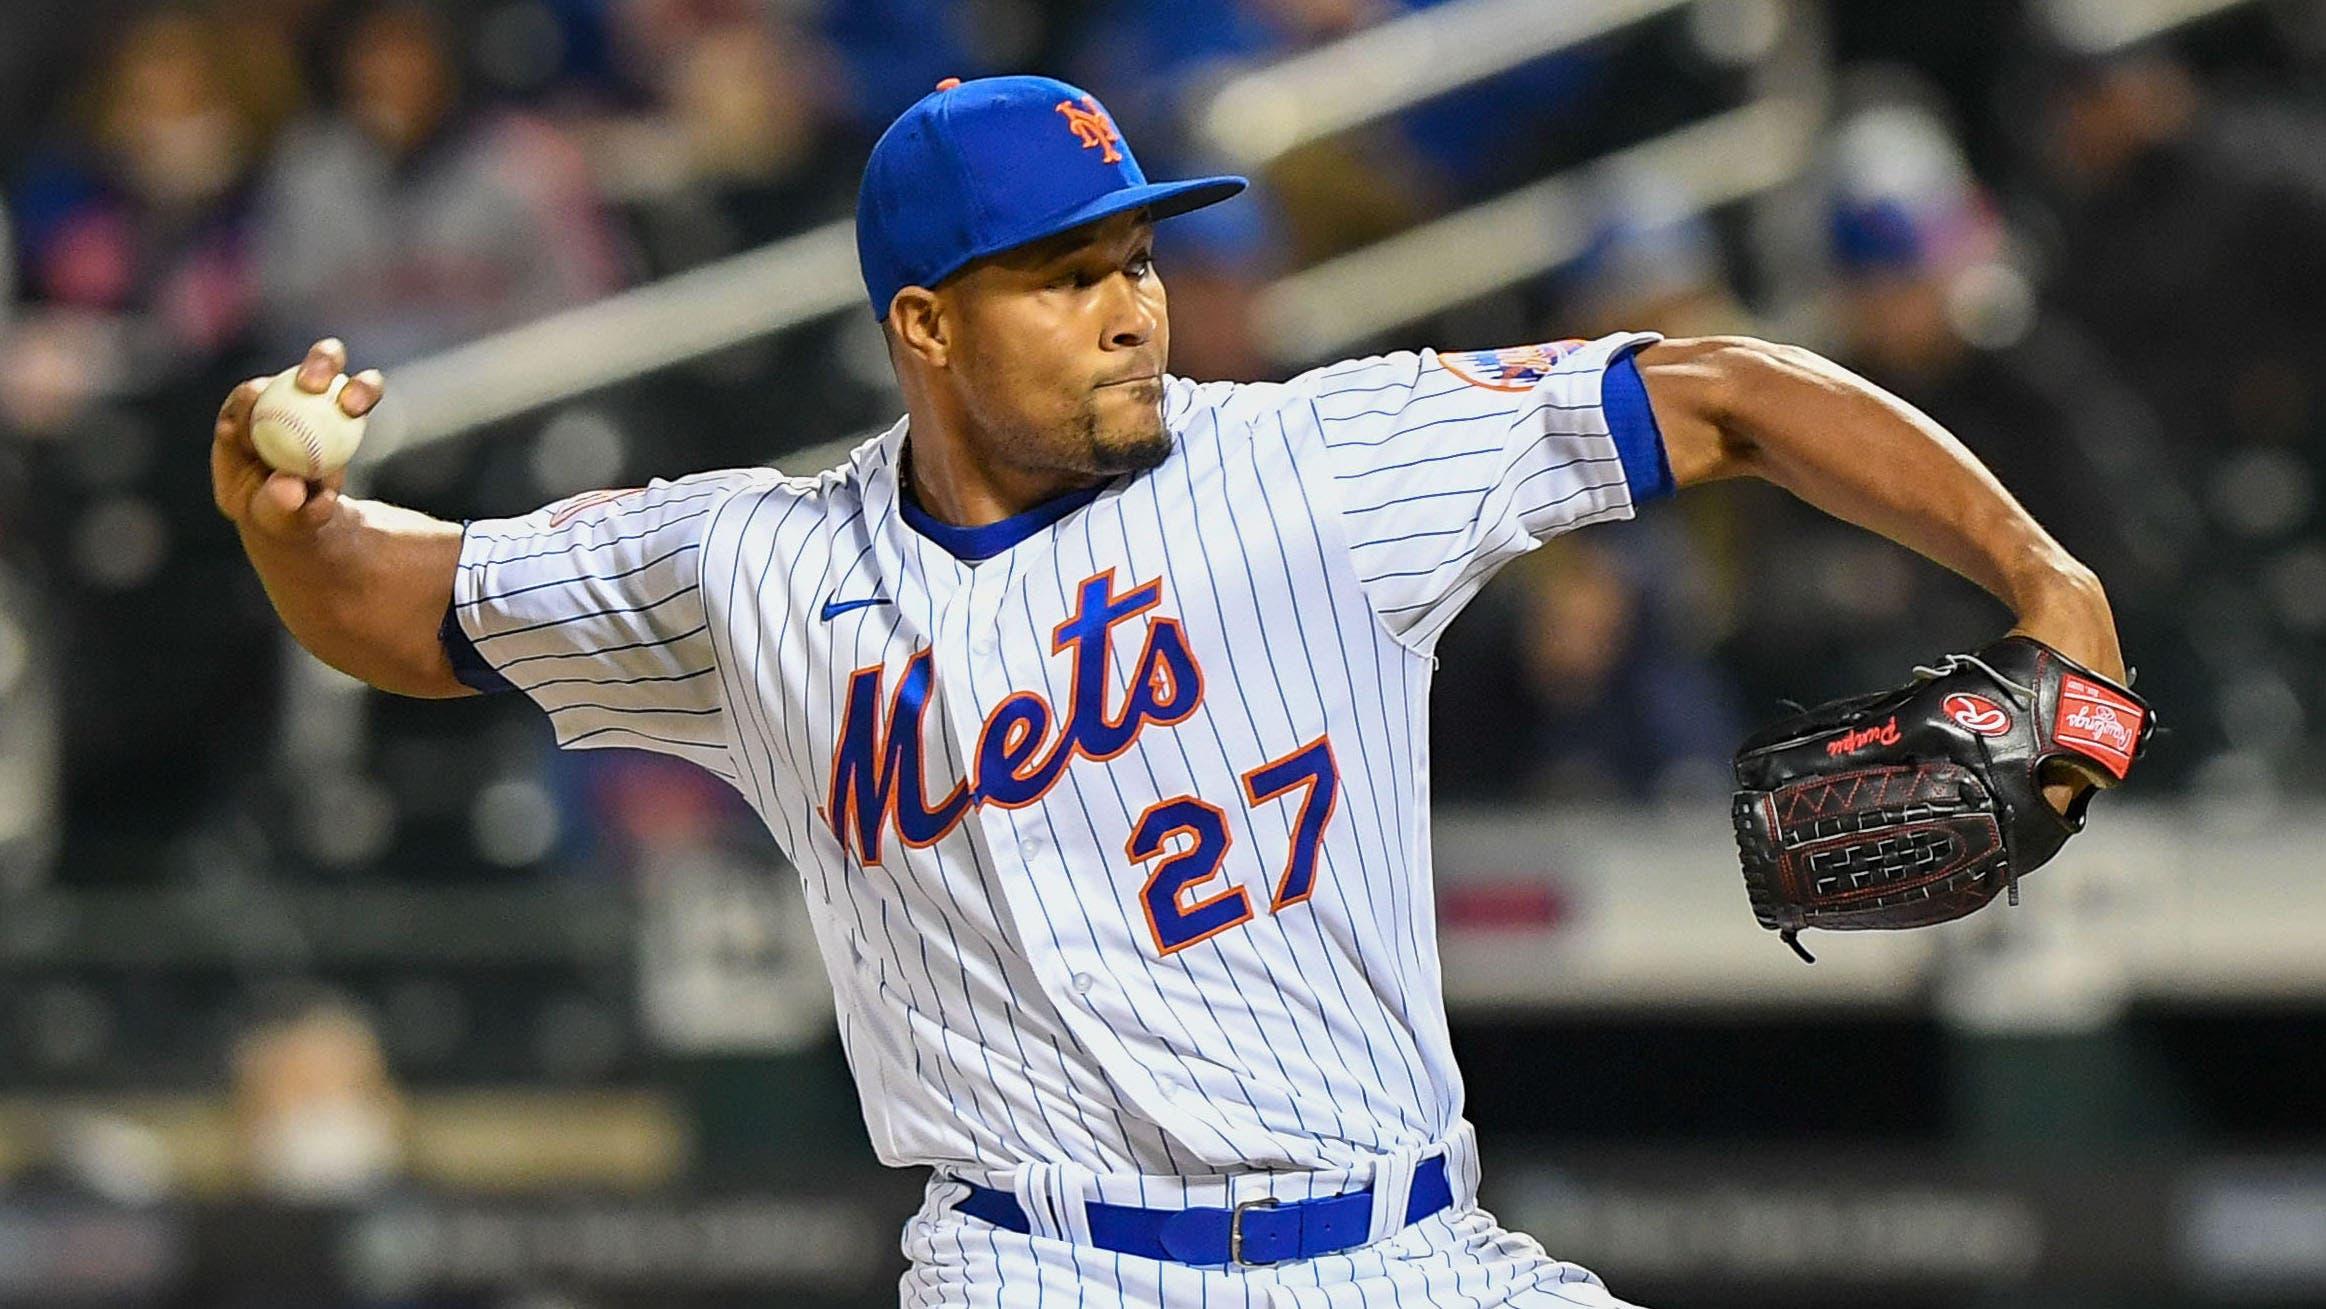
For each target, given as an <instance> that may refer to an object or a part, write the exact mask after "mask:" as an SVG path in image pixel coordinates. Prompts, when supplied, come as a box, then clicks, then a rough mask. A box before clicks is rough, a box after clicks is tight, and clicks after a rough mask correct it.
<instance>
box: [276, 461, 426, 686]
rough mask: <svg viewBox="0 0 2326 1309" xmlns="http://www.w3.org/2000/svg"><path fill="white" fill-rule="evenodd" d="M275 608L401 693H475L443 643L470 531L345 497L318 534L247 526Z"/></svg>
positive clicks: (358, 670) (346, 661) (324, 647)
mask: <svg viewBox="0 0 2326 1309" xmlns="http://www.w3.org/2000/svg"><path fill="white" fill-rule="evenodd" d="M242 544H243V549H244V551H245V552H246V553H248V554H249V556H250V561H251V564H252V566H253V567H255V568H256V569H257V570H258V575H259V579H260V580H261V581H262V582H264V583H265V585H266V591H267V597H268V598H269V599H270V600H272V601H273V602H274V606H275V612H276V613H277V614H279V615H281V616H282V620H283V625H284V626H285V627H288V628H289V629H290V631H291V635H292V636H294V637H296V638H297V639H298V641H299V644H301V645H303V646H305V647H306V648H307V649H308V650H309V651H310V652H312V653H313V654H314V655H315V657H316V658H318V659H321V660H322V661H323V662H324V663H327V664H329V665H331V666H332V667H333V668H336V669H338V670H340V671H341V672H343V673H346V674H348V675H349V676H351V677H355V678H359V679H361V680H363V681H365V682H369V683H370V684H372V685H373V686H376V687H379V688H380V689H381V690H384V691H393V692H395V693H397V694H399V695H411V696H423V697H447V696H457V695H466V694H469V690H468V688H467V687H465V686H463V685H462V684H461V682H460V680H459V679H458V678H456V677H454V676H453V672H452V664H451V661H450V659H449V658H447V657H446V655H445V652H444V649H443V647H442V645H441V644H440V643H439V642H438V640H437V628H438V625H439V623H440V622H441V621H442V620H443V617H444V614H445V610H446V606H448V605H449V604H451V602H452V582H453V575H454V573H455V571H456V570H457V569H458V568H459V565H460V527H459V526H458V525H457V524H453V523H446V522H440V521H438V520H437V519H434V518H430V517H429V516H427V515H426V514H421V513H416V512H414V511H412V510H409V509H401V508H398V507H396V506H394V505H389V504H382V503H380V502H378V501H369V500H355V499H350V498H344V497H342V498H340V499H338V500H337V502H336V503H335V504H334V506H333V509H332V513H331V516H330V518H329V519H328V520H326V521H325V522H324V523H323V524H322V525H321V526H319V527H318V528H317V529H316V530H315V532H314V534H313V535H312V536H311V537H308V538H306V539H305V540H303V541H284V540H281V539H279V538H276V537H272V536H269V535H267V534H266V533H263V532H259V531H255V530H252V529H251V528H249V527H248V526H245V527H244V528H243V529H242Z"/></svg>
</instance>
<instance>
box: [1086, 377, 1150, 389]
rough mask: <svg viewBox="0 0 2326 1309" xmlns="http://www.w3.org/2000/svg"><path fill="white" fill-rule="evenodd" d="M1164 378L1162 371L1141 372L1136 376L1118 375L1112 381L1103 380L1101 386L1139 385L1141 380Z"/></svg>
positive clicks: (1102, 387) (1148, 380)
mask: <svg viewBox="0 0 2326 1309" xmlns="http://www.w3.org/2000/svg"><path fill="white" fill-rule="evenodd" d="M1162 380H1163V375H1162V374H1161V373H1141V374H1139V375H1138V376H1136V377H1118V378H1116V379H1114V380H1113V381H1111V382H1101V383H1099V387H1100V388H1101V389H1104V388H1106V387H1110V386H1137V385H1138V384H1140V383H1141V382H1160V381H1162Z"/></svg>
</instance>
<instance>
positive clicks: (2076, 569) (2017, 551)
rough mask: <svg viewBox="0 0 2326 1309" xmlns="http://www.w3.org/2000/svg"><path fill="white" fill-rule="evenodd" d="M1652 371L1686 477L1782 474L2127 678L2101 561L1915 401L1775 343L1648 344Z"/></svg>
mask: <svg viewBox="0 0 2326 1309" xmlns="http://www.w3.org/2000/svg"><path fill="white" fill-rule="evenodd" d="M1659 352H1661V353H1660V354H1659ZM1641 366H1642V378H1643V380H1644V381H1646V383H1647V385H1648V387H1649V393H1650V399H1651V402H1652V403H1654V404H1655V407H1656V412H1657V417H1658V421H1659V423H1663V424H1666V428H1665V430H1666V440H1667V449H1668V452H1669V453H1671V455H1672V457H1673V459H1674V463H1673V475H1674V478H1675V480H1677V481H1679V482H1680V483H1681V484H1682V485H1686V484H1687V483H1689V482H1691V481H1702V480H1710V479H1712V478H1716V477H1728V476H1738V475H1744V476H1753V477H1759V478H1762V479H1764V480H1767V481H1770V482H1773V483H1775V484H1777V485H1779V486H1782V487H1784V488H1785V489H1786V490H1788V491H1791V492H1792V493H1793V494H1794V495H1796V496H1799V497H1800V498H1801V499H1803V500H1805V501H1807V502H1808V503H1810V504H1812V505H1815V506H1817V507H1818V508H1819V509H1822V510H1824V511H1825V512H1827V513H1829V514H1832V515H1834V516H1835V517H1837V518H1841V519H1844V520H1846V521H1848V522H1851V523H1855V524H1857V525H1859V526H1861V527H1864V528H1867V529H1868V530H1870V531H1874V532H1878V533H1880V534H1881V535H1883V536H1885V537H1888V538H1889V539H1891V540H1893V541H1896V542H1898V543H1899V544H1900V545H1903V546H1905V547H1907V548H1908V549H1911V550H1913V551H1915V552H1916V553H1918V554H1921V555H1923V556H1924V557H1926V558H1929V559H1931V560H1933V561H1935V562H1937V563H1939V564H1942V565H1944V566H1945V567H1947V568H1950V569H1952V570H1954V571H1955V572H1957V573H1960V574H1962V575H1963V576H1964V577H1966V578H1969V579H1970V580H1971V581H1973V582H1975V583H1977V584H1978V585H1979V586H1981V587H1983V588H1984V589H1986V590H1987V591H1988V592H1989V593H1990V594H1992V595H1994V596H1995V597H1996V598H1997V599H1999V600H2001V601H2002V602H2003V603H2004V604H2006V605H2008V606H2009V607H2010V608H2011V610H2012V612H2013V613H2014V614H2015V615H2017V617H2018V620H2019V627H2020V628H2021V629H2022V630H2026V631H2028V632H2030V633H2031V634H2033V635H2036V636H2039V637H2041V638H2043V639H2045V640H2047V641H2050V642H2051V643H2053V644H2055V645H2058V646H2059V647H2060V648H2061V649H2063V650H2065V651H2066V652H2067V653H2069V654H2070V655H2071V656H2072V657H2074V658H2077V659H2081V660H2084V661H2087V662H2090V663H2092V664H2093V666H2094V668H2095V671H2099V672H2103V673H2106V674H2109V675H2110V676H2121V673H2122V670H2121V655H2120V654H2119V653H2118V651H2117V649H2116V643H2115V632H2114V623H2113V621H2112V619H2111V618H2110V617H2109V615H2108V607H2107V599H2106V596H2105V594H2104V593H2103V591H2102V590H2101V587H2100V584H2099V582H2098V580H2097V579H2096V578H2095V577H2094V575H2093V574H2092V572H2091V570H2090V569H2088V568H2086V567H2085V566H2084V565H2083V564H2082V563H2081V562H2079V561H2078V560H2076V559H2075V558H2074V557H2073V556H2071V555H2070V554H2069V553H2068V552H2067V551H2066V550H2065V549H2063V548H2062V547H2061V546H2060V544H2059V543H2058V542H2057V541H2055V540H2053V539H2052V537H2051V534H2050V533H2048V532H2046V531H2045V530H2044V529H2043V527H2042V526H2041V525H2040V524H2038V523H2037V522H2036V521H2035V519H2034V518H2033V517H2031V516H2030V515H2029V514H2028V513H2027V511H2026V510H2025V509H2024V508H2022V507H2021V506H2020V504H2019V503H2018V501H2016V500H2014V499H2013V498H2012V497H2011V495H2010V493H2009V492H2008V491H2006V490H2005V489H2004V488H2003V486H2002V484H2001V483H1999V482H1997V481H1996V480H1995V477H1994V475H1993V474H1992V473H1990V472H1988V471H1987V469H1986V468H1985V466H1984V465H1982V464H1980V463H1979V461H1978V459H1977V458H1976V457H1975V456H1973V455H1972V454H1971V453H1970V451H1968V450H1967V449H1965V448H1964V447H1963V445H1962V443H1961V442H1960V441H1957V440H1956V439H1955V438H1954V437H1953V436H1952V435H1950V434H1949V433H1948V432H1947V431H1946V430H1945V429H1944V428H1943V427H1941V426H1939V425H1938V424H1937V423H1936V422H1934V421H1932V420H1931V419H1930V418H1929V417H1928V416H1927V415H1925V414H1923V413H1922V412H1921V411H1919V410H1917V409H1915V408H1914V407H1913V406H1912V405H1909V404H1907V403H1906V402H1905V401H1903V400H1900V399H1899V398H1897V397H1896V396H1893V395H1891V394H1889V393H1888V392H1886V391H1883V390H1882V389H1881V388H1879V387H1876V386H1874V385H1873V384H1872V383H1870V382H1867V381H1866V380H1864V379H1863V378H1860V377H1858V376H1856V375H1855V374H1853V373H1851V372H1849V371H1848V370H1846V369H1844V368H1841V367H1840V366H1838V365H1836V364H1833V363H1830V362H1828V361H1827V360H1825V359H1822V358H1820V357H1818V356H1817V355H1815V354H1812V353H1810V352H1809V351H1806V350H1800V349H1796V348H1793V347H1788V346H1773V345H1769V344H1766V343H1763V342H1745V341H1732V340H1720V341H1695V342H1672V343H1667V344H1663V345H1658V346H1653V347H1650V348H1649V350H1648V351H1646V352H1643V353H1642V356H1641ZM1659 374H1661V379H1660V380H1661V383H1662V385H1661V394H1659V376H1658V375H1659Z"/></svg>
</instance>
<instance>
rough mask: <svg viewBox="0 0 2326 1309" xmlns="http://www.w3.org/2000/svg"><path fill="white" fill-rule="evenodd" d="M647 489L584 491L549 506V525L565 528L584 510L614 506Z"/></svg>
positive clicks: (624, 488)
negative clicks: (608, 505)
mask: <svg viewBox="0 0 2326 1309" xmlns="http://www.w3.org/2000/svg"><path fill="white" fill-rule="evenodd" d="M645 489H646V488H645V487H643V486H630V487H623V488H622V489H620V490H615V491H584V492H582V493H581V494H580V495H576V496H569V497H567V498H566V499H563V500H560V501H558V502H557V503H556V504H553V505H551V506H549V525H550V526H551V527H563V526H565V525H566V524H567V523H570V522H572V521H573V518H574V515H576V514H579V513H581V512H583V511H584V510H589V509H595V508H597V507H598V506H599V505H603V504H612V503H613V502H614V501H616V500H620V499H623V498H625V497H627V496H633V495H637V494H639V493H640V492H642V491H644V490H645Z"/></svg>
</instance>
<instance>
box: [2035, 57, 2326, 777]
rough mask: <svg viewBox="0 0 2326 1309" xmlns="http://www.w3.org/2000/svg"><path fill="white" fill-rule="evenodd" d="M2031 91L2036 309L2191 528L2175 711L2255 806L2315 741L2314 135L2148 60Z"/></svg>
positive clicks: (2323, 623) (2081, 72)
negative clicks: (2157, 463)
mask: <svg viewBox="0 0 2326 1309" xmlns="http://www.w3.org/2000/svg"><path fill="white" fill-rule="evenodd" d="M2039 78H2040V80H2039V81H2038V82H2037V84H2036V86H2035V87H2034V88H2033V89H2032V94H2031V97H2030V98H2031V99H2032V100H2033V101H2034V103H2036V104H2038V105H2040V106H2041V112H2040V113H2038V114H2035V115H2031V116H2030V121H2032V122H2033V123H2035V124H2036V125H2037V126H2038V127H2039V130H2040V136H2039V139H2038V140H2037V142H2036V145H2037V147H2038V149H2039V153H2040V156H2041V158H2042V159H2043V161H2044V163H2045V165H2046V168H2045V177H2046V180H2047V183H2048V186H2047V193H2048V199H2049V202H2050V204H2051V206H2052V209H2053V220H2054V221H2053V226H2054V230H2055V231H2056V234H2057V241H2056V250H2055V251H2054V265H2055V270H2056V271H2055V275H2054V277H2053V280H2052V283H2051V286H2050V288H2049V290H2050V300H2051V302H2052V303H2053V304H2055V305H2057V306H2058V308H2059V309H2060V310H2061V311H2062V312H2063V314H2064V315H2065V316H2066V317H2068V318H2070V319H2071V320H2073V321H2074V322H2076V323H2078V324H2080V325H2081V326H2082V327H2083V329H2084V330H2085V331H2087V332H2088V333H2090V334H2091V336H2092V337H2093V338H2094V339H2096V340H2097V341H2099V342H2100V344H2101V346H2102V348H2103V349H2105V350H2106V351H2107V353H2108V354H2109V355H2110V356H2111V357H2112V358H2113V359H2114V360H2115V361H2116V363H2117V364H2118V365H2119V366H2120V367H2121V368H2122V369H2123V370H2124V373H2125V376H2126V377H2127V378H2128V379H2129V380H2130V382H2131V384H2132V385H2133V386H2134V387H2136V388H2137V390H2138V392H2139V394H2140V395H2141V397H2142V398H2143V399H2144V400H2145V401H2147V403H2148V404H2149V405H2150V406H2151V407H2153V408H2154V410H2155V411H2156V413H2157V414H2159V415H2160V416H2161V418H2162V421H2163V424H2164V430H2165V431H2166V432H2168V433H2170V434H2171V444H2172V447H2173V450H2174V454H2175V457H2176V459H2177V461H2178V463H2179V465H2180V473H2179V476H2180V480H2181V482H2182V484H2184V485H2187V486H2189V487H2190V488H2191V490H2192V491H2193V492H2194V494H2195V495H2196V496H2197V497H2198V499H2199V500H2200V502H2201V503H2202V505H2203V507H2204V510H2205V512H2206V514H2207V517H2208V522H2209V530H2208V531H2207V533H2206V538H2205V540H2204V541H2203V543H2202V544H2201V546H2199V547H2198V548H2196V549H2193V550H2191V551H2190V552H2189V556H2190V562H2191V564H2192V565H2193V567H2194V570H2195V571H2194V573H2193V575H2192V577H2191V579H2190V584H2189V586H2188V587H2187V604H2186V607H2185V610H2184V618H2185V619H2186V620H2187V622H2186V624H2185V625H2186V626H2187V627H2188V628H2189V629H2190V630H2191V633H2192V637H2193V639H2194V640H2195V641H2196V642H2197V643H2198V648H2199V650H2200V651H2201V652H2202V653H2203V655H2204V657H2205V660H2206V667H2205V670H2204V676H2203V677H2202V679H2198V680H2197V681H2196V685H2194V686H2192V688H2191V691H2192V694H2193V695H2194V696H2195V697H2196V698H2197V699H2199V700H2200V701H2202V702H2203V703H2204V704H2205V707H2206V710H2207V712H2208V714H2209V715H2212V716H2217V717H2218V718H2219V719H2220V721H2221V722H2222V723H2223V725H2224V726H2223V730H2224V733H2225V744H2226V745H2227V747H2228V748H2229V750H2230V751H2231V754H2230V755H2229V756H2226V757H2225V758H2224V761H2223V770H2220V771H2217V772H2216V773H2215V774H2214V775H2213V778H2212V780H2213V781H2214V782H2215V783H2217V784H2218V785H2219V786H2220V787H2221V788H2223V789H2225V790H2228V791H2231V792H2234V793H2238V794H2259V795H2267V794H2269V793H2270V792H2271V791H2272V789H2274V788H2275V787H2277V786H2279V785H2282V779H2284V778H2286V777H2287V776H2289V775H2290V774H2292V773H2294V772H2298V771H2299V768H2298V763H2299V760H2300V759H2302V758H2304V757H2306V756H2307V755H2308V754H2309V753H2311V751H2309V750H2306V749H2305V748H2304V746H2305V745H2306V744H2307V743H2308V742H2310V741H2314V740H2316V739H2317V737H2318V735H2319V733H2320V731H2321V730H2322V729H2326V689H2322V688H2321V687H2320V686H2319V684H2318V682H2317V679H2316V677H2315V673H2314V665H2315V663H2316V658H2315V655H2316V651H2317V648H2318V644H2319V642H2320V641H2321V640H2322V639H2326V544H2321V539H2320V538H2321V535H2322V534H2326V505H2322V503H2321V502H2322V500H2326V314H2321V313H2320V312H2319V306H2320V305H2321V304H2326V167H2322V166H2321V156H2320V154H2319V150H2318V142H2319V141H2320V140H2321V139H2322V138H2326V116H2322V115H2321V114H2320V113H2319V112H2318V111H2317V110H2316V109H2315V108H2314V107H2313V106H2310V105H2308V104H2306V103H2302V102H2297V101H2293V100H2291V99H2290V98H2288V97H2285V96H2282V95H2281V96H2278V97H2275V98H2274V99H2270V100H2267V101H2263V102H2246V101H2242V100H2236V99H2231V98H2229V97H2226V96H2222V95H2218V94H2214V93H2210V92H2208V91H2207V89H2206V88H2205V87H2204V86H2202V85H2201V84H2200V83H2199V82H2198V80H2197V79H2196V78H2195V77H2194V76H2192V75H2191V73H2190V71H2189V70H2188V69H2187V68H2186V67H2184V66H2183V65H2182V64H2181V63H2180V62H2178V61H2177V60H2176V59H2174V58H2173V57H2172V56H2171V55H2170V54H2169V53H2168V52H2166V51H2164V50H2162V49H2156V48H2144V49H2136V50H2133V51H2129V52H2125V53H2122V54H2117V55H2112V56H2102V57H2090V56H2073V57H2066V56H2055V57H2053V58H2051V59H2049V60H2047V61H2046V62H2044V63H2043V64H2042V65H2041V68H2040V73H2039ZM2130 636H2131V634H2130V633H2127V639H2128V648H2136V646H2137V643H2132V642H2131V641H2130ZM2200 688H2201V689H2200ZM2160 703H2172V701H2168V700H2160ZM2160 758H2161V753H2160Z"/></svg>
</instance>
